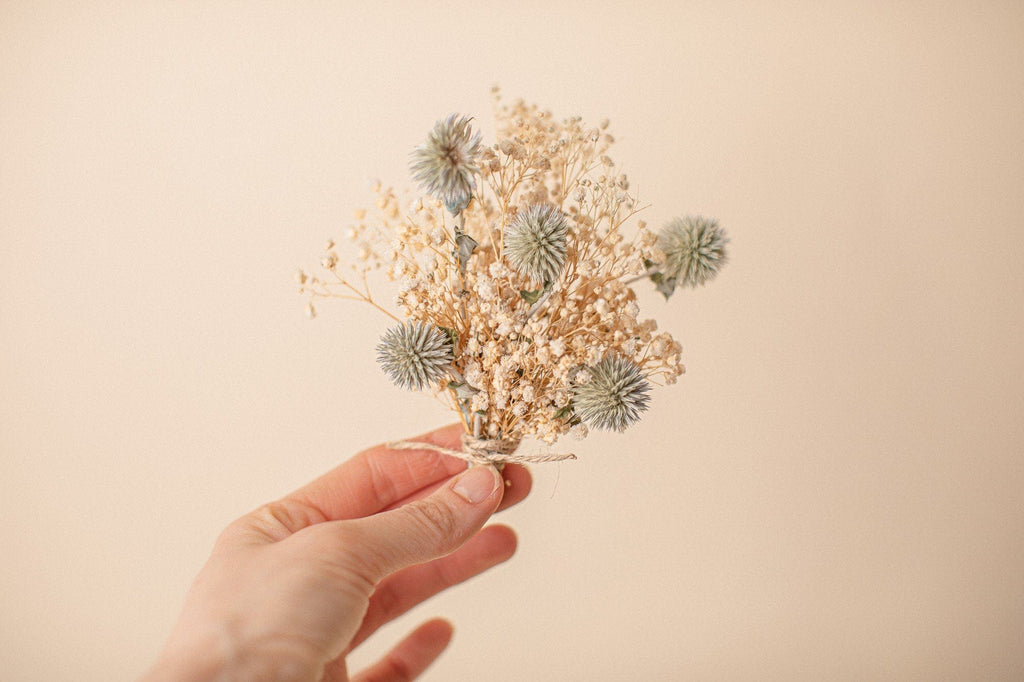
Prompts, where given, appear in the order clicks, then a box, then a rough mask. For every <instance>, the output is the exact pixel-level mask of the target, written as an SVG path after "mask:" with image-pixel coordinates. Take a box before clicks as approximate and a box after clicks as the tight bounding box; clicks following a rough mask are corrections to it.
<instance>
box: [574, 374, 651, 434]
mask: <svg viewBox="0 0 1024 682" xmlns="http://www.w3.org/2000/svg"><path fill="white" fill-rule="evenodd" d="M588 371H589V373H590V380H589V381H587V382H586V383H583V384H581V385H579V386H574V387H573V388H572V394H573V398H572V406H573V408H572V409H573V412H574V413H575V414H576V416H577V417H579V418H580V419H582V420H583V421H585V422H586V423H587V424H588V425H589V426H592V427H594V428H598V429H607V430H610V431H623V430H625V429H626V427H627V426H631V425H632V424H634V423H636V422H638V421H640V413H641V412H643V411H644V410H646V409H647V403H648V401H649V400H650V397H649V396H648V395H647V392H648V391H650V389H651V385H650V383H649V382H648V381H647V379H645V378H644V376H643V373H642V372H641V371H640V368H639V367H637V366H636V364H635V363H633V362H632V361H631V360H628V359H626V358H624V357H622V356H620V355H609V356H606V357H605V358H603V359H602V360H601V361H600V362H598V363H597V364H596V365H594V366H593V367H589V368H588Z"/></svg>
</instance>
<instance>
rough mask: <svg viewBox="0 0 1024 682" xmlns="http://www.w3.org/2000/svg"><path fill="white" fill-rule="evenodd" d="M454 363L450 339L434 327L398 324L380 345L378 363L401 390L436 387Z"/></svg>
mask: <svg viewBox="0 0 1024 682" xmlns="http://www.w3.org/2000/svg"><path fill="white" fill-rule="evenodd" d="M452 359H453V355H452V341H451V337H449V336H448V334H447V333H446V332H445V331H444V330H442V329H439V328H437V327H435V326H434V325H432V324H423V323H422V322H407V323H403V324H399V325H397V326H394V327H392V328H391V329H389V330H388V331H387V332H386V333H385V334H384V336H383V337H381V340H380V343H379V344H377V362H378V363H380V366H381V368H383V370H384V371H385V372H386V373H387V374H388V376H390V377H391V380H392V381H394V382H395V383H396V384H397V385H399V386H401V387H402V388H408V389H413V390H421V389H424V388H426V387H428V386H430V385H431V384H433V383H436V382H437V380H438V379H440V378H441V377H443V376H444V373H445V371H447V369H448V366H449V365H450V364H451V362H452Z"/></svg>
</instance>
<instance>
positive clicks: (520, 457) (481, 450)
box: [387, 433, 576, 469]
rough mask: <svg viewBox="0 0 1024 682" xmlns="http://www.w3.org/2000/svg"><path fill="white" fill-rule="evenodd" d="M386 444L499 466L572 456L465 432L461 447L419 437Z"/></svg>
mask: <svg viewBox="0 0 1024 682" xmlns="http://www.w3.org/2000/svg"><path fill="white" fill-rule="evenodd" d="M387 447H389V448H391V449H392V450H433V451H434V452H440V453H442V454H445V455H448V456H449V457H457V458H459V459H461V460H464V461H466V462H469V463H470V464H471V465H472V464H490V465H493V466H496V467H498V468H499V469H500V468H501V467H502V466H503V465H505V464H509V463H512V464H538V463H541V462H561V461H563V460H566V459H576V455H574V454H572V453H567V454H558V453H549V454H536V455H524V454H519V453H517V452H516V451H515V450H516V448H517V447H519V441H517V440H500V439H496V438H495V439H488V438H474V437H473V436H471V435H470V434H468V433H464V434H462V449H461V450H452V449H451V448H446V447H444V446H442V445H434V444H433V443H422V442H419V441H410V440H399V441H394V442H392V443H388V444H387Z"/></svg>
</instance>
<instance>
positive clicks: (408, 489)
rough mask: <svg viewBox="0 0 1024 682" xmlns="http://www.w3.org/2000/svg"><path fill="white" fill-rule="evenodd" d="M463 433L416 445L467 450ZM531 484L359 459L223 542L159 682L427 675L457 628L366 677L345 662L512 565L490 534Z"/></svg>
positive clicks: (396, 457) (386, 453) (428, 631)
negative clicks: (402, 621) (451, 594)
mask: <svg viewBox="0 0 1024 682" xmlns="http://www.w3.org/2000/svg"><path fill="white" fill-rule="evenodd" d="M460 430H461V429H460V427H458V426H450V427H446V428H443V429H439V430H437V431H433V432H431V433H429V434H425V435H423V436H420V437H419V438H416V439H414V440H416V441H422V442H428V443H434V444H437V445H441V446H444V447H448V448H457V447H458V444H459V433H460ZM460 472H461V475H456V474H460ZM502 478H504V484H503V481H502ZM530 485H531V479H530V474H529V472H528V471H527V470H526V469H525V468H523V467H521V466H518V465H514V464H510V465H507V466H506V467H505V469H504V471H503V473H502V474H501V475H499V474H498V472H497V471H496V470H495V469H494V468H492V467H481V466H477V467H474V468H472V469H469V470H466V463H465V462H463V461H461V460H458V459H455V458H452V457H448V456H445V455H442V454H439V453H437V452H432V451H428V450H401V451H394V450H389V449H387V448H386V447H385V446H377V447H374V448H371V449H369V450H367V451H365V452H362V453H360V454H358V455H356V456H355V457H353V458H352V459H350V460H348V461H346V462H345V463H343V464H341V465H340V466H338V467H337V468H335V469H334V470H333V471H331V472H329V473H327V474H325V475H324V476H321V477H320V478H318V479H317V480H315V481H313V482H312V483H309V484H308V485H306V486H304V487H302V488H300V489H299V490H297V491H295V492H293V493H291V494H290V495H287V496H286V497H284V498H282V499H281V500H278V501H277V502H271V503H270V504H266V505H264V506H262V507H260V508H259V509H257V510H255V511H253V512H251V513H249V514H246V515H245V516H243V517H242V518H240V519H238V520H237V521H235V522H233V523H232V524H230V525H229V526H228V527H227V529H226V530H224V532H223V533H221V535H220V537H219V538H218V539H217V542H216V544H215V545H214V548H213V552H212V554H211V556H210V559H209V561H208V562H207V564H206V565H205V566H204V567H203V569H202V571H200V573H199V575H198V577H197V578H196V580H195V582H194V583H193V585H192V587H191V589H190V590H189V593H188V595H187V597H186V600H185V605H184V609H183V611H182V614H181V617H180V619H179V620H178V623H177V625H176V626H175V628H174V631H173V632H172V635H171V638H170V640H169V641H168V643H167V646H166V647H165V649H164V651H163V653H162V654H161V655H160V657H159V659H158V661H157V663H156V665H155V666H154V667H153V669H152V670H151V671H150V672H149V673H148V674H147V675H146V677H145V678H144V680H145V682H159V681H162V680H196V681H200V680H235V679H238V680H254V681H255V680H288V681H292V680H294V681H296V682H297V681H300V680H311V681H315V680H323V681H325V682H338V681H347V680H350V679H351V680H352V682H390V681H392V680H394V681H398V680H403V681H404V680H412V679H414V678H415V677H417V676H418V675H419V674H420V673H421V672H422V671H423V670H424V669H425V668H426V667H427V666H428V665H430V663H431V662H433V661H434V659H435V658H437V656H438V655H440V653H441V651H442V650H443V649H444V648H445V646H447V644H448V641H449V639H450V638H451V633H452V630H451V626H450V625H448V623H446V622H445V621H443V620H432V621H428V622H427V623H425V624H423V625H421V626H420V627H419V628H417V629H416V630H415V631H413V633H412V634H411V635H409V636H408V637H407V638H406V639H405V640H403V641H402V642H400V643H399V644H398V645H397V646H396V647H395V648H394V649H392V650H391V652H390V653H388V655H387V656H386V657H385V658H384V659H382V660H381V661H379V662H378V663H376V664H375V665H373V666H371V667H370V668H368V669H367V670H365V671H363V672H362V673H360V674H358V675H356V676H354V677H351V678H350V677H349V674H348V670H347V667H346V664H345V657H346V655H347V654H348V653H349V652H350V651H352V649H354V648H355V647H356V646H358V645H359V644H360V643H361V642H362V641H363V640H365V639H366V638H367V637H368V636H369V635H371V634H373V632H374V631H375V630H377V628H379V627H380V626H381V625H383V624H384V623H387V622H388V621H390V620H392V619H393V618H395V617H397V616H399V615H400V614H402V613H404V612H405V611H407V610H408V609H410V608H412V607H413V606H415V605H416V604H418V603H420V602H421V601H423V600H425V599H427V598H428V597H430V596H432V595H434V594H436V593H438V592H440V591H441V590H444V589H447V588H448V587H451V586H452V585H455V584H457V583H460V582H462V581H464V580H466V579H468V578H470V577H472V576H474V575H476V574H478V573H480V572H482V571H484V570H486V569H488V568H490V567H492V566H494V565H496V564H499V563H501V562H503V561H505V560H507V559H508V558H509V557H511V556H512V553H513V552H514V551H515V547H516V538H515V535H514V534H513V533H512V530H511V529H509V528H508V527H506V526H490V527H488V528H485V529H483V530H480V529H481V527H482V526H483V525H484V523H485V522H486V521H487V519H488V518H489V517H490V516H491V514H492V513H494V512H495V511H496V510H500V509H504V508H507V507H509V506H511V505H513V504H515V503H516V502H519V501H520V500H522V499H523V498H524V497H526V495H527V493H528V492H529V490H530Z"/></svg>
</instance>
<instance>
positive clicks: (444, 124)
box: [410, 114, 480, 215]
mask: <svg viewBox="0 0 1024 682" xmlns="http://www.w3.org/2000/svg"><path fill="white" fill-rule="evenodd" d="M469 121H470V118H469V117H468V116H461V117H460V116H459V115H458V114H451V115H450V116H448V118H443V119H441V120H440V121H438V122H437V123H435V124H434V129H433V130H431V131H430V134H429V135H428V136H427V141H426V143H425V144H421V145H420V146H419V147H417V148H416V149H415V150H414V151H413V153H412V163H411V165H410V170H412V178H413V180H415V181H416V182H418V183H419V184H420V186H421V187H422V188H423V191H425V192H426V193H427V194H429V195H431V196H432V197H434V198H435V199H440V200H441V201H442V202H443V203H444V205H445V207H446V208H447V209H448V211H449V212H450V213H451V214H452V215H458V214H459V213H461V212H462V210H463V209H464V208H466V206H468V205H469V200H470V199H472V198H473V190H474V189H476V182H475V181H474V179H473V176H474V174H476V173H479V172H480V169H479V168H478V167H477V165H476V159H477V154H478V153H479V151H480V133H474V132H473V129H472V128H470V127H469Z"/></svg>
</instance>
